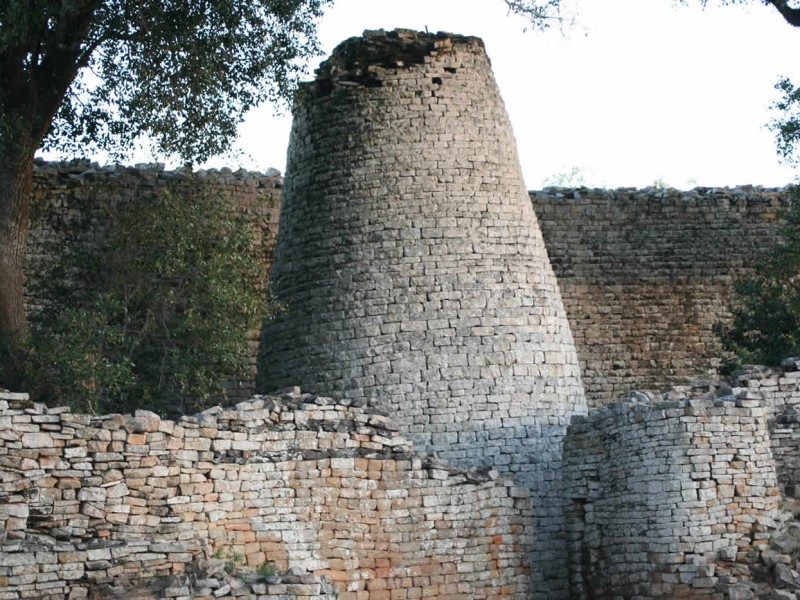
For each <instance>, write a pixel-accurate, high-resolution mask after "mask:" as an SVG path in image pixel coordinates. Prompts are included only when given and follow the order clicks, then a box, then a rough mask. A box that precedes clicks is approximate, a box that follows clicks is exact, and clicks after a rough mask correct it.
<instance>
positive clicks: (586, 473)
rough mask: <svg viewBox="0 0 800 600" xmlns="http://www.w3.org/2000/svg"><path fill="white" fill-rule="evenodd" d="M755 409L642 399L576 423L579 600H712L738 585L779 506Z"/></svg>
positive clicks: (572, 490)
mask: <svg viewBox="0 0 800 600" xmlns="http://www.w3.org/2000/svg"><path fill="white" fill-rule="evenodd" d="M759 404H760V401H758V400H750V399H747V398H740V399H734V398H728V399H696V398H693V399H687V400H679V401H666V402H659V401H655V402H652V401H648V402H645V403H640V402H637V401H636V400H635V398H634V399H631V400H627V401H622V402H618V403H615V404H612V405H610V406H608V407H606V408H601V409H594V410H592V411H590V413H589V416H588V418H582V417H575V418H574V419H573V424H572V425H571V426H570V429H569V431H568V434H567V438H566V440H565V442H564V465H565V467H564V485H565V487H566V488H567V490H568V493H569V497H570V498H571V499H572V509H571V511H570V515H569V517H568V526H569V533H570V544H571V549H572V555H571V557H570V576H571V598H575V599H579V598H626V599H633V598H664V599H667V598H685V597H702V598H711V597H712V596H711V593H712V592H714V591H717V592H725V591H726V589H727V587H726V586H727V585H728V584H729V583H730V582H735V581H736V578H735V577H733V578H731V577H729V576H730V575H731V574H733V573H735V570H732V569H731V567H733V563H734V561H735V560H736V559H737V557H743V556H744V555H745V554H746V553H747V552H748V551H749V550H750V549H752V548H753V547H754V546H758V545H764V544H766V543H767V542H768V538H769V535H770V529H771V528H772V527H774V526H775V517H776V516H777V508H778V501H779V490H778V486H777V481H776V473H775V466H774V463H773V460H772V455H771V452H770V441H769V436H768V431H767V425H766V420H765V418H764V414H765V411H764V409H763V408H762V407H761V406H759ZM719 597H722V596H719Z"/></svg>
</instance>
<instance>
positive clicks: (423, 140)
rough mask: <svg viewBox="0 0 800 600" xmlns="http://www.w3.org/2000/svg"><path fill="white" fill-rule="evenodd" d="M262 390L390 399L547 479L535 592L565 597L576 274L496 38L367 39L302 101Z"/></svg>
mask: <svg viewBox="0 0 800 600" xmlns="http://www.w3.org/2000/svg"><path fill="white" fill-rule="evenodd" d="M270 290H271V292H273V293H274V294H276V296H277V298H278V299H279V301H280V302H281V303H282V304H283V305H284V306H285V309H284V310H283V311H281V313H280V314H279V315H278V316H277V317H276V318H274V319H271V320H269V321H267V322H265V325H264V332H263V344H262V347H263V356H262V357H261V358H260V359H259V376H260V383H259V385H260V388H259V389H261V390H264V391H266V390H269V389H271V388H275V387H280V386H282V385H287V384H290V383H292V382H297V383H299V384H301V385H302V386H303V387H309V388H310V389H312V390H315V391H319V392H320V393H322V391H323V390H324V391H325V392H324V393H330V394H333V395H336V396H338V397H344V398H353V399H359V400H366V401H368V402H370V403H372V404H374V405H376V406H380V407H381V408H382V409H385V410H386V411H388V412H389V413H390V414H391V415H392V416H393V417H394V418H396V420H397V423H398V425H399V426H400V427H401V429H402V430H403V431H404V432H405V433H406V434H408V435H409V436H410V437H412V438H413V439H414V440H415V443H417V444H419V446H420V447H423V448H425V449H426V451H429V452H436V453H437V454H438V456H439V457H441V458H443V459H446V460H448V461H450V462H453V463H456V464H461V465H482V466H486V467H491V468H496V469H499V470H502V471H506V472H510V473H511V474H513V476H514V478H515V481H517V482H518V483H520V484H521V485H525V486H527V487H529V488H530V489H531V490H532V494H533V498H534V504H535V506H534V512H535V519H536V520H535V524H534V530H535V533H536V536H537V541H536V551H535V552H534V553H533V555H532V560H533V570H534V581H535V586H536V587H535V591H536V592H537V593H541V594H543V595H545V596H546V597H548V598H554V599H555V598H558V597H560V596H559V594H562V593H563V591H565V589H566V572H565V570H564V565H565V564H566V548H565V547H564V545H563V538H564V536H563V516H562V515H563V512H562V505H561V503H562V499H561V495H560V494H561V489H560V472H559V464H560V456H561V440H562V437H563V435H564V432H565V430H566V426H567V424H568V422H569V418H570V416H571V415H572V414H574V413H576V412H578V413H580V412H584V411H585V410H586V407H585V403H584V399H583V390H582V386H581V383H580V372H579V367H578V362H577V358H576V354H575V349H574V346H573V343H572V336H571V334H570V331H569V324H568V322H567V319H566V315H565V313H564V310H563V307H562V305H561V299H560V296H559V293H558V286H557V284H556V280H555V278H554V276H553V273H552V270H551V268H550V265H549V262H548V260H547V253H546V250H545V247H544V244H543V242H542V238H541V235H540V233H539V230H538V227H537V225H536V216H535V215H534V213H533V210H532V208H531V204H530V201H529V199H528V196H527V192H526V190H525V187H524V183H523V181H522V176H521V172H520V168H519V161H518V158H517V152H516V144H515V142H514V137H513V134H512V131H511V125H510V123H509V121H508V116H507V115H506V113H505V109H504V106H503V103H502V100H501V98H500V95H499V92H498V89H497V86H496V83H495V81H494V79H493V77H492V73H491V69H490V66H489V61H488V58H487V56H486V53H485V50H484V47H483V44H482V42H481V41H480V40H478V39H477V38H469V37H462V36H456V35H451V34H436V35H434V34H431V35H428V34H422V33H415V32H409V31H397V32H390V33H388V34H387V33H383V32H374V33H371V34H368V35H367V36H366V37H364V38H353V39H351V40H349V41H347V42H345V43H343V44H342V45H341V46H340V47H339V48H337V49H336V50H335V51H334V52H333V55H332V56H331V58H330V59H329V60H328V61H326V62H325V63H323V65H322V66H321V67H320V69H319V71H318V77H317V80H316V81H314V82H312V83H309V84H306V85H304V86H303V87H302V88H301V90H300V95H299V101H298V103H297V106H296V107H295V118H294V125H293V131H292V136H291V141H290V147H289V153H288V162H287V174H286V184H285V187H284V200H283V206H282V209H281V221H280V233H279V238H278V243H277V247H276V252H275V262H274V264H273V268H272V279H271V283H270Z"/></svg>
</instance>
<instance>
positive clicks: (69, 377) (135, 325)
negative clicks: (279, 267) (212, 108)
mask: <svg viewBox="0 0 800 600" xmlns="http://www.w3.org/2000/svg"><path fill="white" fill-rule="evenodd" d="M119 213H120V214H118V215H116V217H117V219H116V222H115V223H114V225H113V226H112V227H111V228H110V229H109V230H108V231H107V232H105V233H104V234H103V235H101V236H100V238H99V239H98V240H95V241H93V242H92V243H90V244H85V245H84V246H82V247H80V248H75V249H73V250H72V251H70V252H65V253H64V255H63V259H62V261H61V263H60V264H59V265H58V266H57V267H56V269H55V270H54V273H53V275H52V276H51V277H47V278H45V280H44V282H43V284H42V285H43V288H44V289H43V290H42V291H41V292H40V295H41V296H42V297H46V298H52V299H53V300H52V302H51V303H50V304H49V305H48V306H47V307H46V308H45V309H44V310H43V311H42V312H40V313H39V314H37V315H35V316H34V317H33V318H32V319H31V344H30V346H31V349H30V354H29V356H28V368H27V371H26V379H27V380H28V381H24V382H22V383H21V385H23V386H24V387H21V388H20V389H28V390H30V391H31V393H32V394H34V396H35V397H36V398H37V399H38V400H40V401H44V402H47V403H48V404H67V405H70V406H73V407H74V408H75V409H77V410H81V411H90V412H95V413H96V412H130V411H132V410H134V409H136V408H148V409H150V410H155V411H156V412H160V413H162V414H172V415H174V414H177V413H187V412H195V411H197V410H199V409H201V408H203V407H205V406H207V405H208V404H209V403H215V402H218V401H220V400H222V399H223V390H222V387H221V385H220V384H221V383H222V382H224V381H225V380H226V379H229V378H233V377H237V376H249V374H248V368H249V362H250V359H249V354H248V348H247V332H248V330H251V329H253V328H254V327H256V326H257V325H258V323H259V322H260V320H261V318H262V317H263V312H264V311H263V306H264V305H263V300H262V299H261V294H262V292H261V291H260V290H261V288H262V285H263V284H262V283H261V282H263V280H264V266H263V265H262V264H261V263H260V262H259V260H258V258H257V256H256V249H255V246H254V244H253V238H252V235H251V233H250V229H249V227H248V225H247V224H246V223H245V222H244V221H243V220H242V219H241V218H239V217H237V216H236V215H235V214H233V213H232V212H231V209H230V208H228V207H225V206H223V204H222V203H221V202H219V201H218V200H217V199H215V198H212V197H211V196H199V197H193V198H191V199H186V198H184V197H182V196H179V195H176V194H173V193H170V192H164V193H161V194H157V195H154V196H152V197H150V198H146V199H144V200H141V201H138V203H137V205H136V206H135V209H129V210H125V211H119ZM64 281H67V282H72V283H69V284H68V285H62V284H61V283H58V282H64Z"/></svg>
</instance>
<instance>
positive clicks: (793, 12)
mask: <svg viewBox="0 0 800 600" xmlns="http://www.w3.org/2000/svg"><path fill="white" fill-rule="evenodd" d="M764 2H765V3H766V4H772V6H774V7H775V8H777V9H778V12H779V13H781V16H782V17H783V18H784V20H785V21H786V22H787V23H789V25H792V26H794V27H800V8H793V7H791V6H789V2H788V0H764Z"/></svg>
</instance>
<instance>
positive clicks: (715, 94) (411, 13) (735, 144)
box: [210, 0, 800, 189]
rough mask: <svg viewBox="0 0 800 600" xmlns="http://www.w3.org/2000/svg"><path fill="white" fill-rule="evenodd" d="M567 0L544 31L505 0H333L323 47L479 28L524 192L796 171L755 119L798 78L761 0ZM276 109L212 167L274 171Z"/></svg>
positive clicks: (782, 32)
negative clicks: (569, 183) (574, 13)
mask: <svg viewBox="0 0 800 600" xmlns="http://www.w3.org/2000/svg"><path fill="white" fill-rule="evenodd" d="M574 2H575V4H576V5H577V9H578V25H576V26H573V27H572V28H570V29H568V30H567V31H565V32H563V33H562V32H559V31H551V32H548V33H545V34H543V33H541V32H537V31H527V32H525V28H526V21H525V20H523V19H521V18H519V17H516V16H510V15H508V14H507V8H506V6H505V4H504V2H503V1H502V0H402V1H400V0H336V2H335V3H334V5H333V7H331V8H330V9H329V10H328V12H327V14H326V16H325V17H324V19H323V20H322V22H321V23H320V27H319V34H320V39H321V42H322V44H323V49H324V51H325V53H326V54H327V53H329V52H330V51H331V50H332V49H333V47H334V46H335V45H336V44H338V43H339V42H341V41H342V40H344V39H346V38H348V37H351V36H354V35H360V34H361V32H362V31H363V30H364V29H378V28H384V29H394V28H396V27H407V28H411V29H425V28H426V27H427V28H428V29H429V30H430V31H440V30H443V31H451V32H455V33H462V34H469V35H477V36H479V37H482V38H483V39H484V41H485V43H486V47H487V51H488V53H489V56H490V58H491V60H492V65H493V67H494V72H495V77H496V78H497V81H498V85H499V87H500V91H501V93H502V95H503V98H504V100H505V103H506V108H507V110H508V112H509V115H510V117H511V123H512V125H513V126H514V131H515V134H516V138H517V143H518V146H519V152H520V162H521V165H522V170H523V173H524V176H525V180H526V184H527V186H528V187H529V188H531V189H535V188H539V187H541V186H542V185H543V183H546V182H547V180H548V179H550V180H551V181H552V178H553V176H555V175H557V174H559V173H565V172H569V171H571V170H572V169H573V168H578V169H580V171H581V174H582V176H583V178H584V180H585V183H587V184H589V185H596V186H602V187H618V186H637V187H642V186H647V185H651V184H652V183H654V182H655V181H661V182H663V183H666V184H669V185H673V186H675V187H678V188H690V187H694V186H695V185H704V186H725V185H739V184H747V183H752V184H761V185H768V186H780V185H784V184H786V183H788V182H790V181H791V180H793V179H794V173H793V171H792V170H790V169H789V168H788V167H785V166H782V165H780V164H779V162H778V159H777V155H776V153H775V146H774V140H773V134H772V133H771V132H769V131H768V130H767V129H766V127H765V125H766V123H767V122H768V121H769V119H770V116H771V115H770V111H769V110H768V107H769V105H770V104H771V103H772V101H773V100H774V99H776V98H777V93H776V92H775V91H774V89H773V86H774V84H775V82H776V81H777V79H778V77H779V76H780V75H787V76H790V77H793V78H794V79H795V80H796V81H797V82H800V59H799V58H798V56H800V53H798V52H797V50H798V48H800V29H795V28H792V27H791V26H789V25H787V24H786V23H785V22H784V21H783V20H782V19H781V17H780V16H779V15H778V14H777V12H776V11H775V10H774V9H772V8H771V7H767V6H764V5H763V4H762V3H761V2H760V1H759V0H752V2H751V3H750V5H749V7H741V6H738V7H736V6H734V7H720V8H716V7H712V8H708V9H706V10H705V11H703V10H701V9H700V7H699V4H700V2H699V0H689V2H688V4H689V5H688V6H675V3H674V0H646V1H645V0H602V1H601V0H574ZM711 3H712V4H713V0H712V2H711ZM318 62H319V61H315V62H314V64H312V65H310V68H311V69H313V67H315V66H316V64H317V63H318ZM273 113H274V109H273V108H272V107H269V106H265V107H262V108H259V109H258V110H255V111H253V112H252V113H251V114H250V115H249V116H248V118H247V120H246V122H245V123H244V125H243V126H242V129H241V131H242V135H241V140H240V147H241V149H242V151H243V152H244V154H243V155H242V156H241V157H239V158H238V159H235V158H232V157H226V158H221V159H216V160H214V161H213V162H212V163H210V166H223V165H224V166H229V167H232V168H236V167H238V166H243V167H245V168H249V169H255V170H262V171H263V170H265V169H266V168H268V167H276V168H278V169H280V170H281V171H283V170H284V168H285V154H286V146H287V143H288V137H289V128H290V117H289V116H288V115H284V116H282V117H275V116H274V114H273Z"/></svg>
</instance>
